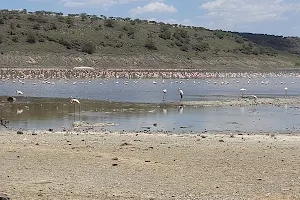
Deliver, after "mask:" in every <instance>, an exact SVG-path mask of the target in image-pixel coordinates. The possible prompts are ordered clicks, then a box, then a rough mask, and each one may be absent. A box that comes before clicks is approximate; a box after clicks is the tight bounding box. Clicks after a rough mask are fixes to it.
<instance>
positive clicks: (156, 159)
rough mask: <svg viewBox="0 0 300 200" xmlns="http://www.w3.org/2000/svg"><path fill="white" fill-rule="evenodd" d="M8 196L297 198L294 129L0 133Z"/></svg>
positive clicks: (299, 154) (298, 154) (298, 150)
mask: <svg viewBox="0 0 300 200" xmlns="http://www.w3.org/2000/svg"><path fill="white" fill-rule="evenodd" d="M0 159H1V165H0V182H1V187H0V193H5V194H7V195H8V196H9V197H11V198H12V199H81V200H82V199H114V200H115V199H116V200H123V199H133V200H135V199H136V200H138V199H145V200H146V199H148V200H150V199H268V200H271V199H272V200H273V199H300V196H299V194H300V173H299V166H300V137H299V136H298V135H281V134H271V135H255V134H249V135H231V134H214V133H199V134H194V135H179V134H175V133H174V134H171V135H166V134H165V135H159V134H136V133H126V134H121V133H102V132H97V133H90V134H75V133H71V132H70V133H66V132H64V133H58V132H57V133H50V132H46V131H45V132H43V131H41V132H35V133H33V132H24V134H17V133H15V132H5V131H2V132H1V133H0Z"/></svg>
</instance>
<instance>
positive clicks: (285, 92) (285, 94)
mask: <svg viewBox="0 0 300 200" xmlns="http://www.w3.org/2000/svg"><path fill="white" fill-rule="evenodd" d="M287 91H288V88H287V87H285V88H284V96H285V97H287Z"/></svg>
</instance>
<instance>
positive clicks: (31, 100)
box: [0, 75, 300, 132]
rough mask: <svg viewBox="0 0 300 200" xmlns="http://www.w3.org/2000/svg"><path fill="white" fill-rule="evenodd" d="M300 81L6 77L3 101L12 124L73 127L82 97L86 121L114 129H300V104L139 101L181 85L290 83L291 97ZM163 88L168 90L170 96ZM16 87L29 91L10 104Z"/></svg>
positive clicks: (213, 95)
mask: <svg viewBox="0 0 300 200" xmlns="http://www.w3.org/2000/svg"><path fill="white" fill-rule="evenodd" d="M75 82H76V83H75ZM299 85H300V79H299V78H298V77H297V76H289V75H283V76H280V77H272V76H260V77H251V79H250V78H218V79H215V78H211V79H195V80H192V79H190V80H173V79H167V80H161V79H147V80H129V79H126V80H125V79H114V80H104V79H98V80H68V81H63V80H56V81H54V80H53V81H51V82H47V81H40V80H22V81H18V80H16V81H14V82H13V81H12V80H6V81H1V82H0V100H1V101H2V102H3V103H2V104H1V105H0V117H1V118H2V117H3V118H6V119H8V120H9V121H10V123H9V127H10V128H16V129H18V128H22V129H31V130H40V129H49V128H54V129H61V128H62V127H66V128H69V127H70V126H71V124H72V122H73V121H74V106H73V105H72V104H70V101H69V97H71V96H72V97H74V98H79V99H80V101H81V102H82V103H81V107H80V108H81V114H80V120H83V121H87V122H93V123H98V122H108V123H115V124H118V126H114V127H109V129H118V130H123V129H124V130H137V131H143V130H149V128H150V130H156V131H157V130H158V131H174V132H175V131H176V132H191V131H193V132H196V131H204V130H205V129H207V130H213V131H224V130H228V131H254V132H257V131H266V132H270V131H279V132H283V131H299V127H300V126H299V123H298V120H297V119H298V116H297V115H298V108H297V107H273V106H271V107H256V108H252V107H225V108H224V107H218V108H213V107H212V108H194V107H184V108H183V110H178V108H177V107H168V108H167V109H163V108H160V107H159V106H158V105H157V104H156V105H155V104H154V105H140V104H136V103H137V102H138V103H161V102H162V101H163V98H164V100H165V102H178V101H179V100H180V99H179V95H178V88H182V89H183V91H184V101H204V100H205V101H209V100H221V99H227V98H231V99H232V98H237V97H240V96H241V91H240V89H241V88H245V89H247V91H246V92H245V95H251V94H255V95H256V96H258V97H259V98H260V97H282V96H284V95H285V90H284V88H285V87H287V88H288V91H287V95H288V96H300V89H299ZM163 89H167V93H166V95H165V96H164V97H163V92H162V90H163ZM16 90H21V91H22V92H23V93H24V95H23V96H17V97H16V98H17V102H15V103H12V104H10V103H7V102H6V98H7V96H16ZM84 99H86V100H84ZM88 100H89V101H88ZM100 100H104V101H106V102H100ZM116 102H117V103H116ZM118 102H119V103H118ZM124 102H128V103H124ZM75 108H76V119H75V120H79V112H78V109H79V107H77V106H76V107H75ZM153 124H157V126H153Z"/></svg>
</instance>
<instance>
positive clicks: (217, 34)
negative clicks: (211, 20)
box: [214, 30, 225, 40]
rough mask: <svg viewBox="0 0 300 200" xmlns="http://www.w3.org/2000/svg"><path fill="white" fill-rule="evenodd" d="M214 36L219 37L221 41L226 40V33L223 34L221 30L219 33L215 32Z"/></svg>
mask: <svg viewBox="0 0 300 200" xmlns="http://www.w3.org/2000/svg"><path fill="white" fill-rule="evenodd" d="M214 34H215V36H217V37H218V38H219V39H221V40H222V39H223V38H224V36H225V32H223V31H220V30H217V31H215V32H214Z"/></svg>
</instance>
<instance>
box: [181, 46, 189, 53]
mask: <svg viewBox="0 0 300 200" xmlns="http://www.w3.org/2000/svg"><path fill="white" fill-rule="evenodd" d="M180 50H181V51H185V52H188V51H189V47H188V46H187V45H183V46H182V47H180Z"/></svg>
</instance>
